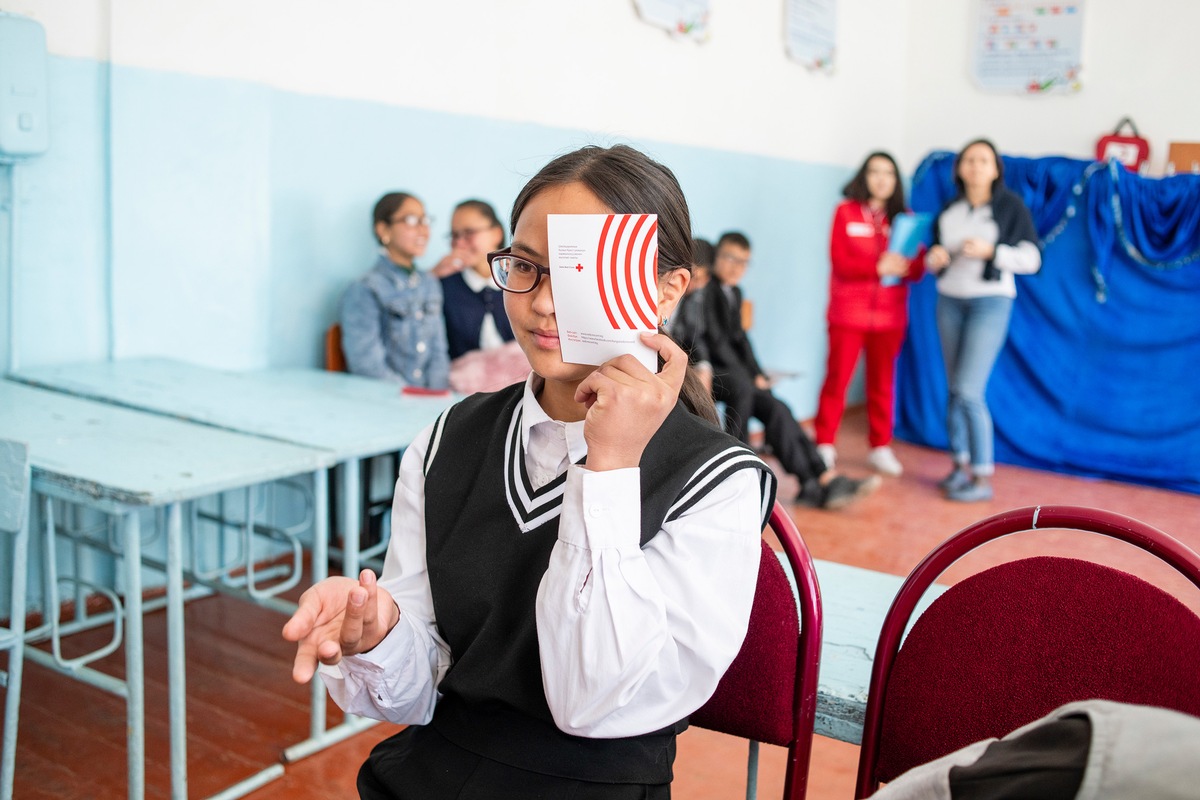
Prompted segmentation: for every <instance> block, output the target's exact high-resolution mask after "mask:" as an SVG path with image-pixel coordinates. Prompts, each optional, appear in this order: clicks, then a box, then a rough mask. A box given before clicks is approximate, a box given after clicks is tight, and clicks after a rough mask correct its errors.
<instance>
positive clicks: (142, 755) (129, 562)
mask: <svg viewBox="0 0 1200 800" xmlns="http://www.w3.org/2000/svg"><path fill="white" fill-rule="evenodd" d="M121 526H122V528H123V529H124V539H125V542H124V544H125V573H126V574H125V686H126V690H127V691H128V693H129V694H128V696H127V698H126V703H125V720H126V726H125V752H126V759H127V761H128V766H129V797H130V800H142V798H143V797H144V796H145V792H146V685H145V679H144V673H143V669H144V667H143V664H144V662H143V648H142V531H141V525H140V521H139V519H138V515H137V512H136V511H131V512H128V513H126V514H125V516H124V517H123V518H122V520H121Z"/></svg>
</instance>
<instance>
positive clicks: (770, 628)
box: [690, 503, 821, 800]
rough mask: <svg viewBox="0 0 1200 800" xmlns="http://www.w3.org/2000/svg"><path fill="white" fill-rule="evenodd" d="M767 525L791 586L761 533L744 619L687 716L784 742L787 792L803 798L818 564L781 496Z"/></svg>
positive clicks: (816, 656) (791, 798)
mask: <svg viewBox="0 0 1200 800" xmlns="http://www.w3.org/2000/svg"><path fill="white" fill-rule="evenodd" d="M768 524H769V526H770V528H771V530H772V532H774V534H775V536H776V538H778V539H779V542H780V544H781V545H782V546H783V552H784V555H785V557H786V558H787V560H788V564H789V566H790V567H791V569H792V573H793V575H794V576H795V581H796V590H797V592H798V595H799V604H798V608H799V612H797V596H796V595H795V594H793V589H792V584H791V582H790V581H789V580H788V576H787V574H786V572H785V571H784V569H783V565H782V564H781V563H780V560H779V558H778V556H776V555H775V552H774V551H773V550H772V549H771V548H770V546H769V545H768V544H767V543H766V542H765V541H764V542H763V544H762V548H763V552H762V560H761V561H760V563H759V570H758V587H757V589H756V590H755V594H754V606H753V609H752V610H751V612H750V626H749V629H748V630H747V632H746V639H745V641H744V642H743V643H742V649H741V650H740V651H739V652H738V655H737V658H735V659H734V661H733V663H732V664H731V665H730V667H729V669H728V670H727V671H726V672H725V675H724V676H723V677H722V678H721V682H720V684H719V685H718V686H717V690H716V692H715V693H714V694H713V696H712V697H711V698H710V699H709V700H708V702H707V703H705V704H704V706H702V707H701V708H700V709H699V710H698V711H696V713H694V714H692V715H691V717H690V722H691V724H693V725H697V726H699V727H702V728H708V729H710V730H714V731H720V732H722V733H728V734H732V735H734V736H741V737H743V738H746V739H750V740H752V741H758V742H767V743H769V744H775V745H780V746H782V747H786V748H788V759H787V771H786V774H785V776H784V789H783V792H784V794H783V796H784V798H785V800H802V798H803V797H804V795H805V793H806V791H807V788H808V765H809V756H810V754H811V752H812V735H813V724H814V721H815V719H816V713H817V672H818V667H819V663H820V657H821V591H820V587H819V586H818V584H817V573H816V568H815V567H814V566H813V560H812V556H811V555H810V554H809V552H808V547H807V546H806V545H805V544H804V540H803V539H801V538H800V533H799V531H797V530H796V525H795V523H794V522H792V518H791V517H790V516H789V515H788V513H787V511H786V510H784V508H783V506H781V505H780V504H779V503H776V504H775V507H774V508H773V509H772V510H771V517H770V521H769V523H768Z"/></svg>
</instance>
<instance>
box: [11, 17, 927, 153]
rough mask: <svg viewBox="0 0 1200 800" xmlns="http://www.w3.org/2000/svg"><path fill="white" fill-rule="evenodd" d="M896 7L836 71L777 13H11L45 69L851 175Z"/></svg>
mask: <svg viewBox="0 0 1200 800" xmlns="http://www.w3.org/2000/svg"><path fill="white" fill-rule="evenodd" d="M909 5H910V0H843V2H842V4H841V7H840V10H839V14H840V17H839V25H840V26H841V27H840V33H839V42H838V48H839V59H840V61H839V65H838V71H837V74H835V75H834V76H832V77H830V76H824V75H815V74H812V73H809V72H808V71H807V70H805V69H804V68H803V67H801V66H799V65H797V64H795V63H793V62H791V61H789V60H788V59H787V58H786V56H785V54H784V47H783V10H782V9H783V4H782V3H781V2H779V0H713V3H712V16H711V26H710V30H711V32H712V35H711V38H710V40H709V41H708V42H706V43H704V44H696V43H693V42H691V41H683V40H676V39H672V38H671V37H669V36H668V35H667V34H666V33H665V32H663V31H661V30H659V29H657V28H653V27H651V26H649V25H646V24H643V23H642V22H640V20H639V19H638V16H637V12H636V9H635V7H634V4H633V2H632V0H605V1H604V2H599V1H598V0H590V1H589V0H569V1H568V2H562V0H514V1H512V2H496V1H495V0H463V1H462V2H427V0H423V1H421V2H417V1H416V0H342V2H337V3H329V2H318V1H317V0H255V2H245V1H244V0H208V1H207V2H170V3H164V2H161V0H101V2H95V0H14V2H10V3H6V7H7V6H11V7H10V8H9V9H8V10H10V11H13V12H15V13H21V14H27V15H30V16H32V17H34V18H36V19H38V20H39V21H41V22H42V24H43V25H45V27H46V30H47V39H48V46H49V48H50V51H51V52H52V53H54V54H57V55H65V56H76V57H81V58H91V59H97V60H105V59H108V58H109V57H110V55H111V60H112V61H113V62H114V63H117V64H122V65H126V66H136V67H143V68H147V69H156V70H166V71H170V72H182V73H187V74H192V75H202V76H209V77H222V78H235V79H240V80H247V81H252V82H257V83H262V84H265V85H268V86H272V87H276V88H280V89H286V90H289V91H295V92H301V93H306V94H319V95H326V96H330V97H344V98H353V99H359V100H369V101H374V102H381V103H388V104H394V105H402V106H408V107H413V108H423V109H432V110H440V111H450V112H456V113H463V114H472V115H479V116H484V117H490V118H496V119H504V120H511V121H518V122H536V123H541V124H544V125H549V126H553V127H557V128H573V129H583V130H592V131H597V132H602V133H605V134H608V135H616V136H628V137H631V138H642V139H647V138H648V139H657V140H662V141H667V142H674V143H678V144H689V145H697V146H701V147H712V148H717V149H721V150H732V151H737V152H747V153H757V154H761V155H769V156H776V157H780V158H789V159H796V160H800V161H806V162H817V163H836V164H851V163H853V162H855V161H857V160H858V159H860V158H861V157H862V155H863V154H864V153H866V152H868V151H870V150H873V149H877V148H879V147H895V146H897V145H898V144H899V142H900V133H901V129H900V127H899V126H898V125H886V124H884V125H881V124H879V121H880V120H894V121H896V122H897V123H898V122H899V120H900V118H901V116H902V113H903V109H904V75H903V72H902V70H898V69H890V68H888V65H891V64H896V63H902V59H903V54H904V51H905V41H904V40H905V35H906V31H907V24H906V20H907V19H908V16H909V14H908V8H909Z"/></svg>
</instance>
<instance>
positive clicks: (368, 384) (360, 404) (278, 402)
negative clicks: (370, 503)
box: [11, 358, 452, 575]
mask: <svg viewBox="0 0 1200 800" xmlns="http://www.w3.org/2000/svg"><path fill="white" fill-rule="evenodd" d="M11 377H12V378H13V379H14V380H18V381H21V382H23V383H28V384H31V385H34V386H40V387H44V388H47V389H53V390H55V391H60V392H66V393H68V394H72V395H76V396H78V397H86V398H91V399H94V400H102V401H104V402H108V403H115V404H117V405H123V406H128V407H129V408H137V409H141V410H144V411H153V412H156V413H159V414H167V415H169V416H172V417H178V418H180V419H186V420H190V421H192V422H200V423H203V424H206V425H213V426H216V427H218V428H224V429H226V430H231V431H238V432H240V433H248V434H252V435H255V436H263V437H267V438H270V439H278V440H280V441H284V442H290V443H292V444H298V445H303V446H306V447H315V448H320V449H322V450H326V451H328V452H329V454H330V455H331V456H332V458H333V460H334V461H335V462H337V463H340V464H341V465H342V468H343V471H342V476H341V477H342V482H343V484H344V486H343V489H344V491H343V493H342V494H343V496H344V497H345V499H346V503H345V507H344V509H343V511H344V514H343V518H342V522H343V526H342V530H345V531H357V530H358V529H359V521H360V517H361V509H360V508H359V506H358V493H357V491H356V487H357V486H358V461H359V459H362V458H368V457H371V456H375V455H380V454H383V453H394V452H397V451H400V450H403V449H404V448H406V447H407V446H408V445H409V443H410V442H412V440H413V438H414V437H415V436H416V435H417V433H419V432H420V431H421V429H422V428H424V427H425V426H426V425H428V424H429V423H431V422H433V420H434V419H435V418H436V417H437V415H438V414H439V413H441V411H442V410H443V409H444V408H446V406H448V405H449V404H450V403H451V402H452V398H451V397H449V396H446V397H416V396H408V395H402V394H401V393H400V390H399V387H397V386H396V385H395V384H391V383H387V382H384V381H378V380H374V379H372V378H362V377H358V376H355V375H348V374H346V373H341V372H327V371H323V370H313V369H282V370H265V371H258V372H227V371H224V370H218V369H212V368H209V367H201V366H197V365H195V364H187V363H184V362H180V361H172V360H169V359H161V358H143V359H127V360H123V361H114V362H101V363H83V364H67V365H61V366H51V367H35V368H32V369H24V370H20V371H19V372H17V373H16V374H14V375H12V376H11ZM345 548H346V554H345V561H344V566H343V572H344V573H345V574H347V575H357V574H358V567H359V559H358V540H357V538H356V537H354V536H347V537H346V543H345Z"/></svg>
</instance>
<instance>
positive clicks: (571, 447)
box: [521, 372, 587, 464]
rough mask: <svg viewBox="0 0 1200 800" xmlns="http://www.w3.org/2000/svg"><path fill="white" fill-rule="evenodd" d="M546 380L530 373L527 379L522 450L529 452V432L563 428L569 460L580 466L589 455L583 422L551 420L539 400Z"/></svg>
mask: <svg viewBox="0 0 1200 800" xmlns="http://www.w3.org/2000/svg"><path fill="white" fill-rule="evenodd" d="M545 382H546V380H545V378H543V377H542V376H541V375H538V374H537V373H536V372H531V373H529V377H528V378H526V379H525V396H524V397H523V398H522V400H521V405H522V406H524V410H523V412H522V414H521V449H522V450H523V451H527V450H529V432H530V431H532V430H533V428H534V427H535V426H537V425H551V426H554V427H560V428H562V429H563V430H564V431H565V432H566V435H567V458H568V459H569V460H570V462H571V463H572V464H578V463H579V462H580V461H582V460H583V458H584V456H586V455H587V440H586V439H584V438H583V420H580V421H579V422H559V421H558V420H555V419H551V418H550V415H549V414H547V413H546V411H545V409H543V408H542V404H541V403H539V402H538V400H537V394H538V392H540V391H541V389H542V386H543V385H544V384H545Z"/></svg>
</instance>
